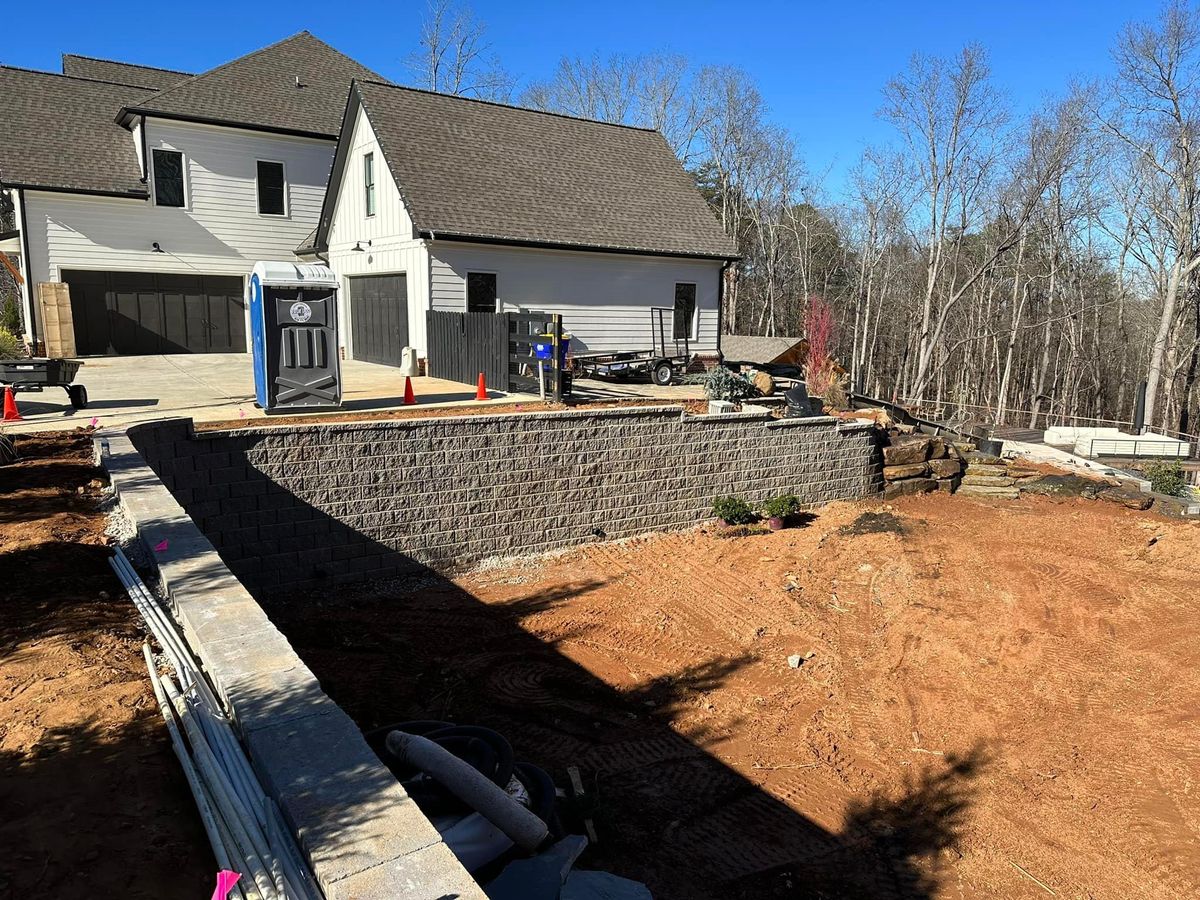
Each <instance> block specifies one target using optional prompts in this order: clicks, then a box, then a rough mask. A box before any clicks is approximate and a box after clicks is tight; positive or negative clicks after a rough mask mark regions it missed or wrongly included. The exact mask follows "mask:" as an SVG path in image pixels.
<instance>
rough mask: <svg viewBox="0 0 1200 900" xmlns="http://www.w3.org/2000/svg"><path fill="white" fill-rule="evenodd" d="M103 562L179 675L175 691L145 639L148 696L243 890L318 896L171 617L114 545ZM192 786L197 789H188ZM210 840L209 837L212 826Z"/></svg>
mask: <svg viewBox="0 0 1200 900" xmlns="http://www.w3.org/2000/svg"><path fill="white" fill-rule="evenodd" d="M109 563H110V565H111V566H112V568H113V570H114V572H116V574H117V577H118V578H119V579H120V581H121V583H122V585H124V587H125V588H126V591H127V592H128V594H129V596H130V599H131V600H132V601H133V603H134V605H135V606H136V607H137V609H138V612H139V613H140V614H141V616H142V618H143V620H144V621H145V623H146V626H147V628H148V629H149V630H150V632H151V634H153V635H154V637H155V639H156V640H157V641H158V643H159V645H160V646H161V647H162V648H163V651H164V652H165V653H166V655H167V658H168V661H169V662H170V663H171V665H172V667H173V668H174V669H175V670H176V672H177V673H178V674H179V678H180V686H181V688H182V690H179V689H176V687H175V685H174V682H172V680H171V679H169V678H167V677H165V676H159V675H157V672H156V670H155V669H154V667H153V658H152V657H151V656H149V647H148V645H147V646H146V648H145V650H146V654H147V667H148V668H149V669H150V672H151V681H152V683H153V685H154V688H155V696H156V697H160V695H161V699H160V709H163V703H166V704H167V707H166V710H165V712H166V713H167V714H171V713H172V712H173V714H171V715H170V718H169V719H168V720H167V721H168V727H169V728H171V729H173V731H174V739H175V740H178V741H179V745H180V746H179V747H178V748H177V749H176V755H179V752H180V750H182V752H183V754H184V756H185V757H186V759H187V762H186V763H183V758H181V763H183V765H184V767H185V773H186V771H187V770H188V767H190V770H191V773H192V776H193V777H194V778H195V779H196V781H197V784H198V785H199V787H200V789H201V791H202V794H197V795H196V796H197V805H199V804H200V803H202V802H204V803H206V804H207V805H208V813H209V816H210V819H209V820H208V821H206V822H205V827H206V831H208V830H209V829H210V827H215V828H216V829H217V831H218V841H219V843H221V844H223V845H224V846H223V849H224V850H225V851H226V858H227V860H228V861H230V862H237V863H240V864H241V865H240V866H238V867H237V870H238V871H242V872H250V873H252V880H248V881H245V883H244V890H245V894H247V895H249V896H250V897H251V898H254V897H260V898H263V900H274V898H275V897H276V896H284V897H289V898H296V900H320V897H321V894H320V892H319V890H318V889H317V888H316V886H315V883H314V881H313V878H312V875H311V873H310V870H309V868H308V864H307V863H306V862H305V860H304V859H303V857H302V856H301V855H300V852H299V848H298V847H297V845H296V842H295V840H294V839H293V838H292V835H291V832H290V830H289V829H288V827H287V825H286V823H284V821H283V818H282V816H281V815H280V813H279V809H278V807H277V806H276V805H275V803H274V801H273V800H271V799H270V798H269V797H268V796H267V794H266V793H265V792H264V791H263V789H262V786H261V785H260V784H259V781H258V778H257V776H256V775H255V774H254V771H253V769H252V768H251V767H250V762H249V760H248V759H247V758H246V755H245V751H244V750H243V749H242V747H241V744H240V742H239V741H238V739H237V737H236V736H235V734H234V732H233V726H232V724H231V723H230V721H229V718H228V716H227V715H226V714H225V711H224V709H223V707H222V705H221V704H220V703H219V702H218V701H217V699H216V696H215V694H214V693H213V692H212V690H211V688H210V687H209V686H208V683H207V681H206V680H205V678H204V675H203V673H202V671H201V669H200V667H199V665H198V663H197V662H196V660H195V657H194V656H193V655H192V652H191V648H190V647H189V646H188V645H187V642H186V641H185V640H184V638H183V636H182V635H181V634H180V632H179V631H178V630H177V627H176V625H175V623H174V621H173V619H172V618H171V617H170V616H169V614H168V613H167V611H166V610H164V609H163V607H162V606H161V605H160V604H159V603H158V601H157V599H156V598H155V597H154V595H153V594H151V592H150V590H149V589H148V588H147V587H146V585H145V583H144V582H143V581H142V580H141V578H140V577H139V576H138V574H137V572H136V571H135V570H134V569H133V566H132V565H131V564H130V562H129V560H128V558H126V557H125V555H124V554H123V553H122V552H121V551H120V550H119V549H117V551H116V553H115V555H114V557H113V558H112V559H110V560H109ZM177 718H178V721H176V719H177ZM180 724H182V726H183V728H184V730H185V731H186V732H187V733H188V737H189V739H190V740H191V744H192V748H193V750H192V752H193V754H195V756H194V757H193V756H192V755H191V754H188V751H187V749H186V746H185V745H184V744H183V738H182V736H181V735H180V734H179V727H180ZM193 793H194V794H195V793H196V791H195V788H193ZM202 817H203V813H202ZM235 835H236V837H235ZM209 839H210V841H211V840H212V839H213V835H212V834H211V833H210V834H209ZM241 845H244V850H245V852H243V846H241ZM277 848H278V849H277ZM215 849H216V848H215V847H214V852H215ZM235 858H236V859H235ZM222 864H224V863H222ZM227 868H234V866H233V865H230V866H227ZM242 894H243V885H242V884H239V885H238V886H237V888H236V889H235V892H234V897H235V900H237V898H238V897H241V896H242Z"/></svg>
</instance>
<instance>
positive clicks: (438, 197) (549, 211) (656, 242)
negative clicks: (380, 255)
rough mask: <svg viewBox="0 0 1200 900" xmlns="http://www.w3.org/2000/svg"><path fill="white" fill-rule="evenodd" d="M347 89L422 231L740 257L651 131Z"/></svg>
mask: <svg viewBox="0 0 1200 900" xmlns="http://www.w3.org/2000/svg"><path fill="white" fill-rule="evenodd" d="M356 94H357V96H358V98H359V99H360V100H361V102H362V104H363V107H364V108H365V110H366V112H367V115H368V117H369V118H370V121H371V125H372V127H373V128H374V130H375V134H376V136H377V137H378V139H379V143H380V147H381V149H382V151H383V155H384V157H385V158H386V160H387V163H388V167H389V168H390V170H391V172H392V175H393V176H394V177H395V179H396V183H397V184H398V185H399V187H400V192H401V194H402V195H403V198H404V202H405V205H406V206H407V208H408V211H409V213H410V215H411V216H412V218H413V221H414V223H415V224H416V227H417V228H418V230H420V231H432V232H434V234H435V235H437V236H445V237H449V236H458V237H466V238H486V239H494V240H508V241H520V242H534V243H548V244H560V245H567V246H579V247H597V248H607V249H614V250H637V251H643V252H651V253H674V254H688V255H696V256H715V257H732V256H735V255H736V253H737V251H736V249H735V247H734V245H733V242H732V241H731V240H730V239H729V238H728V237H727V236H726V235H725V233H724V231H723V230H722V229H721V226H720V225H719V224H718V222H717V220H716V218H715V217H714V216H713V214H712V212H711V211H710V210H709V208H708V205H707V204H706V203H705V202H704V199H703V198H702V197H701V196H700V193H699V192H698V191H697V190H696V187H695V185H694V184H693V183H692V180H691V178H690V177H689V176H688V175H687V173H686V172H684V170H683V167H682V166H681V165H680V164H679V161H678V160H677V159H676V158H675V155H674V154H673V153H672V152H671V150H670V148H669V147H668V146H667V143H666V141H665V140H664V139H663V137H662V135H660V134H659V133H658V132H655V131H650V130H646V129H641V128H629V127H625V126H621V125H609V124H605V123H601V122H593V121H589V120H584V119H576V118H572V117H569V116H561V115H554V114H551V113H543V112H536V111H534V110H528V109H521V108H519V107H513V106H504V105H501V104H496V103H488V102H484V101H479V100H470V99H466V98H463V97H453V96H450V95H446V94H435V93H431V92H428V91H421V90H416V89H413V88H401V87H396V86H394V85H390V84H380V83H377V82H369V81H368V82H363V81H359V82H356ZM343 137H344V139H349V135H344V136H343Z"/></svg>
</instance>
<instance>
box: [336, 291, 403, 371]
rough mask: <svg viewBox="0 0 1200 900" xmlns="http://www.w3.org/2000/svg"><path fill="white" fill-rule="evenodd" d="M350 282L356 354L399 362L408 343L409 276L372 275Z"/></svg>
mask: <svg viewBox="0 0 1200 900" xmlns="http://www.w3.org/2000/svg"><path fill="white" fill-rule="evenodd" d="M349 282H350V284H349V287H350V323H351V324H350V334H351V337H352V338H353V342H354V343H353V345H352V347H351V349H352V350H353V353H354V358H355V359H362V360H366V361H367V362H374V363H382V364H383V365H385V366H398V365H400V351H401V350H403V349H404V348H405V347H406V346H408V278H407V276H404V275H371V276H364V277H361V278H351V279H349Z"/></svg>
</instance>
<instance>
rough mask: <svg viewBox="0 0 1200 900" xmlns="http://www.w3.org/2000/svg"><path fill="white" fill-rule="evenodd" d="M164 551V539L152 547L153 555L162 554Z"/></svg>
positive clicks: (165, 547) (165, 540)
mask: <svg viewBox="0 0 1200 900" xmlns="http://www.w3.org/2000/svg"><path fill="white" fill-rule="evenodd" d="M166 549H167V539H166V538H163V539H162V540H161V541H159V542H158V543H157V544H155V545H154V552H155V553H163V552H165V551H166Z"/></svg>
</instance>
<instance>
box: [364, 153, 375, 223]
mask: <svg viewBox="0 0 1200 900" xmlns="http://www.w3.org/2000/svg"><path fill="white" fill-rule="evenodd" d="M363 190H364V191H365V196H364V199H365V200H366V204H367V215H368V216H373V215H375V154H374V153H368V154H367V155H366V156H364V157H363Z"/></svg>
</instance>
